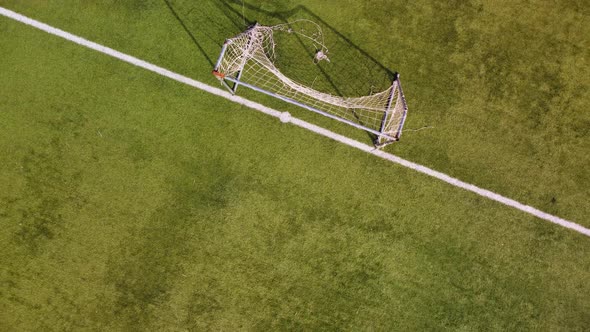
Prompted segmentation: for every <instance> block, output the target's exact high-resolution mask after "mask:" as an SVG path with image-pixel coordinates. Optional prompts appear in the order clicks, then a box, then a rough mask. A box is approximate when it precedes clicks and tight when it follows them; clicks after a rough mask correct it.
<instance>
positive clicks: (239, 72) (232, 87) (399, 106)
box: [213, 24, 408, 147]
mask: <svg viewBox="0 0 590 332" xmlns="http://www.w3.org/2000/svg"><path fill="white" fill-rule="evenodd" d="M318 29H319V27H318ZM275 32H286V33H293V32H294V31H293V30H292V28H291V27H290V25H289V24H282V25H277V26H262V25H258V24H255V25H253V26H251V27H250V28H249V29H248V30H246V31H245V32H243V33H241V34H239V35H237V36H235V37H233V38H230V39H227V40H226V41H225V43H224V44H223V47H222V49H221V54H220V55H219V58H218V60H217V63H216V64H215V68H214V69H213V74H214V75H215V76H216V77H217V78H218V79H219V80H220V82H221V83H222V84H223V85H224V86H225V87H226V88H227V89H228V90H229V91H230V92H231V93H232V94H235V93H236V91H237V88H238V87H239V86H244V87H247V88H250V89H252V90H255V91H258V92H261V93H263V94H266V95H269V96H272V97H275V98H278V99H280V100H283V101H285V102H288V103H291V104H294V105H297V106H299V107H302V108H305V109H307V110H310V111H312V112H315V113H318V114H321V115H323V116H326V117H329V118H332V119H334V120H337V121H340V122H343V123H346V124H348V125H351V126H353V127H356V128H358V129H362V130H364V131H367V132H369V133H371V134H373V135H374V137H375V140H374V142H373V143H374V144H375V146H376V147H382V146H384V145H387V144H389V143H393V142H395V141H398V140H399V138H400V136H401V134H402V128H403V125H404V122H405V119H406V115H407V113H408V108H407V105H406V100H405V98H404V94H403V91H402V87H401V83H400V80H399V75H398V74H397V73H396V74H395V75H394V79H393V82H392V84H391V86H390V87H389V88H388V89H386V90H385V91H382V92H379V93H374V94H371V95H369V96H362V97H342V96H337V95H333V94H329V93H324V92H320V91H316V90H314V89H312V88H311V87H308V86H305V85H303V84H300V83H298V82H296V81H294V80H293V79H291V78H288V77H287V76H285V75H284V74H283V73H282V72H281V71H280V70H279V69H278V68H277V67H276V66H275V62H274V60H275V46H276V44H275V40H274V38H273V34H274V33H275ZM295 33H297V32H295ZM317 35H321V29H320V30H319V33H318V34H316V35H314V36H313V37H309V36H306V35H303V36H304V37H306V38H308V39H310V40H312V41H313V42H314V44H317V45H319V46H321V49H320V50H318V51H317V53H316V57H315V60H316V61H321V60H328V59H327V55H326V54H327V48H325V46H324V45H323V41H321V42H320V41H318V40H317V39H316V38H317ZM279 47H280V46H279ZM328 61H329V60H328Z"/></svg>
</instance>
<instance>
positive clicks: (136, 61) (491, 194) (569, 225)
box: [0, 7, 590, 236]
mask: <svg viewBox="0 0 590 332" xmlns="http://www.w3.org/2000/svg"><path fill="white" fill-rule="evenodd" d="M0 15H3V16H6V17H8V18H11V19H13V20H16V21H19V22H21V23H24V24H27V25H30V26H32V27H35V28H37V29H39V30H43V31H45V32H47V33H50V34H52V35H55V36H58V37H61V38H64V39H67V40H69V41H72V42H74V43H76V44H79V45H82V46H84V47H87V48H90V49H93V50H95V51H98V52H100V53H103V54H106V55H109V56H112V57H114V58H117V59H119V60H122V61H125V62H127V63H130V64H132V65H135V66H138V67H141V68H144V69H147V70H149V71H152V72H154V73H157V74H159V75H162V76H166V77H168V78H171V79H173V80H175V81H178V82H181V83H184V84H187V85H190V86H192V87H195V88H197V89H200V90H203V91H206V92H209V93H211V94H214V95H217V96H220V97H223V98H225V99H229V100H231V101H233V102H235V103H238V104H240V105H244V106H247V107H249V108H252V109H255V110H257V111H260V112H262V113H265V114H268V115H271V116H274V117H276V118H280V116H281V114H283V113H282V112H280V111H277V110H274V109H272V108H269V107H266V106H264V105H261V104H259V103H256V102H253V101H250V100H248V99H245V98H242V97H239V96H234V95H232V94H230V93H229V92H226V91H224V90H221V89H218V88H215V87H212V86H210V85H207V84H205V83H201V82H199V81H195V80H193V79H191V78H188V77H186V76H183V75H180V74H177V73H174V72H171V71H169V70H167V69H164V68H162V67H159V66H156V65H154V64H151V63H149V62H145V61H143V60H140V59H138V58H135V57H132V56H130V55H127V54H124V53H121V52H119V51H116V50H113V49H112V48H108V47H106V46H103V45H100V44H97V43H94V42H91V41H89V40H86V39H84V38H82V37H78V36H76V35H73V34H71V33H68V32H65V31H63V30H60V29H57V28H54V27H52V26H49V25H47V24H44V23H41V22H39V21H36V20H33V19H30V18H28V17H26V16H23V15H21V14H18V13H15V12H13V11H11V10H8V9H6V8H3V7H0ZM290 122H291V123H292V124H294V125H296V126H298V127H302V128H305V129H307V130H310V131H312V132H314V133H317V134H320V135H322V136H325V137H328V138H331V139H333V140H336V141H338V142H340V143H344V144H346V145H349V146H352V147H354V148H357V149H359V150H362V151H364V152H367V153H370V154H372V155H375V156H377V157H380V158H383V159H386V160H389V161H391V162H393V163H396V164H399V165H402V166H404V167H407V168H411V169H413V170H415V171H418V172H420V173H423V174H426V175H429V176H432V177H434V178H437V179H439V180H441V181H444V182H446V183H449V184H451V185H453V186H456V187H459V188H463V189H465V190H468V191H471V192H474V193H476V194H478V195H480V196H483V197H485V198H489V199H491V200H494V201H496V202H499V203H502V204H504V205H507V206H511V207H513V208H515V209H518V210H521V211H523V212H526V213H528V214H531V215H533V216H535V217H538V218H541V219H544V220H547V221H549V222H552V223H554V224H557V225H560V226H563V227H565V228H569V229H571V230H574V231H576V232H578V233H581V234H584V235H586V236H590V229H588V228H585V227H583V226H581V225H579V224H576V223H574V222H571V221H568V220H565V219H562V218H559V217H557V216H554V215H551V214H549V213H545V212H543V211H541V210H538V209H536V208H534V207H531V206H528V205H525V204H522V203H519V202H517V201H515V200H513V199H510V198H507V197H504V196H502V195H499V194H496V193H494V192H491V191H489V190H486V189H482V188H479V187H477V186H474V185H472V184H469V183H466V182H463V181H461V180H458V179H455V178H453V177H450V176H448V175H446V174H444V173H441V172H438V171H435V170H433V169H430V168H428V167H425V166H422V165H419V164H416V163H413V162H411V161H407V160H405V159H402V158H400V157H397V156H395V155H392V154H390V153H387V152H383V151H380V150H375V149H374V148H373V147H372V146H369V145H366V144H364V143H361V142H359V141H355V140H353V139H350V138H348V137H345V136H342V135H339V134H336V133H334V132H331V131H329V130H327V129H324V128H321V127H318V126H316V125H313V124H311V123H308V122H305V121H303V120H300V119H297V118H290Z"/></svg>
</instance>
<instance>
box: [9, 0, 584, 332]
mask: <svg viewBox="0 0 590 332" xmlns="http://www.w3.org/2000/svg"><path fill="white" fill-rule="evenodd" d="M228 3H229V6H230V7H231V8H233V9H235V10H237V11H238V12H240V11H241V6H238V5H235V4H233V3H231V2H228ZM257 3H258V4H257V5H256V6H251V5H249V6H247V7H246V15H247V17H248V18H249V19H256V20H258V21H261V22H262V23H265V22H270V23H275V22H280V21H282V20H285V19H292V18H297V17H298V16H301V17H310V15H311V16H313V15H317V17H318V18H319V19H321V20H322V21H323V22H322V24H323V25H324V26H325V32H326V33H327V34H328V38H329V40H330V41H332V42H333V43H334V44H335V45H338V46H336V47H335V48H334V49H331V52H334V51H335V50H337V49H341V50H342V52H347V49H348V50H350V49H351V47H352V48H354V47H357V48H354V49H353V51H350V52H351V54H357V55H358V54H365V56H358V57H357V58H358V61H359V63H372V64H373V65H375V61H376V62H378V63H380V64H382V65H383V66H384V67H387V68H390V69H392V70H397V71H399V72H401V73H402V82H403V84H404V92H405V93H406V95H407V97H408V102H409V104H410V112H411V113H410V117H409V119H408V124H407V126H408V128H412V127H419V126H422V125H427V124H429V125H432V126H434V127H435V128H434V129H431V130H427V131H420V132H414V133H412V132H408V133H406V134H405V135H404V138H403V140H402V142H400V144H396V145H393V146H389V147H388V151H391V152H393V153H395V154H397V155H400V156H402V157H405V158H408V159H410V160H412V161H416V162H419V163H422V164H425V165H427V166H431V167H433V168H435V169H437V170H440V171H443V172H446V173H449V174H451V175H453V176H456V177H458V178H460V179H462V180H465V181H468V182H471V183H474V184H477V185H480V186H482V187H485V188H488V189H491V190H494V191H497V192H499V193H501V194H504V195H506V196H509V197H511V198H515V199H518V200H520V201H522V202H524V203H527V204H530V205H533V206H535V207H538V208H540V209H542V210H545V211H547V212H550V213H555V214H557V215H559V216H562V217H564V218H567V219H571V220H574V221H576V222H578V223H580V224H583V225H585V226H590V220H589V219H588V217H587V216H588V215H589V213H590V206H589V204H588V197H589V194H590V192H589V190H590V189H589V188H590V171H589V170H588V168H587V165H588V164H589V161H590V160H589V159H588V158H589V157H588V151H590V146H589V143H588V142H589V141H588V130H590V129H589V128H590V119H589V118H588V112H586V109H587V107H588V105H589V102H588V83H589V77H590V75H588V68H589V67H588V65H587V60H585V58H584V51H585V47H586V46H587V40H586V38H587V37H585V36H587V35H588V33H587V32H588V27H587V26H584V25H583V24H582V23H583V22H584V20H587V19H588V11H587V9H585V7H583V6H582V4H579V5H576V3H575V2H572V3H566V2H565V1H563V2H559V3H556V4H552V5H551V6H550V5H547V4H544V5H542V6H541V5H540V4H536V5H535V4H525V3H520V2H514V3H513V4H504V5H503V6H497V5H493V3H492V4H488V3H482V4H480V5H467V4H464V3H463V2H459V3H457V4H449V5H448V7H445V5H436V6H438V7H436V6H435V7H432V6H433V5H430V4H429V3H428V2H421V1H418V2H413V3H412V4H410V5H403V4H402V3H401V2H400V3H399V4H396V3H392V2H390V1H372V2H366V3H365V2H357V1H321V2H320V1H311V0H310V1H301V2H289V1H285V2H280V4H278V2H274V1H263V2H257ZM0 5H3V6H6V7H8V8H11V9H15V10H17V11H19V12H21V13H23V14H25V15H29V16H31V17H33V18H36V19H39V20H41V21H43V22H46V23H48V24H51V25H54V26H57V27H59V28H62V29H64V30H66V31H69V32H72V33H75V34H79V35H82V36H84V37H86V38H88V39H90V40H93V41H96V42H99V43H103V44H105V45H107V46H110V47H113V48H115V49H117V50H120V51H123V52H126V53H129V54H132V55H134V56H138V57H140V58H142V59H145V60H147V61H150V62H154V63H156V64H158V65H161V66H164V67H166V68H169V69H171V70H174V71H177V72H180V73H183V74H186V75H188V76H191V77H195V78H197V79H199V80H202V81H205V82H208V83H211V84H215V81H214V79H213V78H212V77H211V75H210V69H211V66H210V63H209V61H210V60H211V59H214V58H215V57H216V56H217V54H218V52H219V43H221V42H222V41H223V39H224V38H226V37H228V36H231V35H233V34H235V33H237V32H238V31H239V30H240V26H239V25H240V24H241V21H240V20H241V17H239V16H238V15H237V14H236V13H234V12H232V11H230V10H229V9H228V8H227V7H225V6H224V5H223V2H214V1H203V2H202V3H199V4H198V5H197V3H196V2H191V1H171V2H170V5H171V6H170V7H172V8H173V10H174V11H175V12H176V15H177V16H178V17H180V18H181V20H183V24H185V27H186V30H185V28H183V26H182V25H181V24H180V22H179V21H178V19H177V18H176V17H175V16H174V15H173V14H172V12H171V10H170V7H169V6H167V5H166V3H165V2H160V1H153V2H142V1H126V2H122V3H119V2H112V1H111V2H104V3H102V4H97V3H94V4H89V3H83V2H77V1H70V2H68V4H67V5H64V3H63V2H58V1H49V2H48V1H38V2H37V1H33V2H26V3H21V2H17V1H0ZM298 5H300V6H299V7H298ZM292 9H293V10H292ZM289 10H292V11H291V12H287V11H289ZM281 11H282V12H284V13H283V14H281V15H276V13H277V12H281ZM517 12H518V13H523V14H521V15H518V20H516V15H515V13H517ZM273 13H274V14H273ZM351 18H352V19H351ZM234 23H237V25H236V24H234ZM187 30H188V31H189V32H190V33H191V34H192V37H191V36H190V35H189V34H188V33H187ZM0 31H2V33H0V45H1V47H0V58H1V59H2V61H0V73H1V76H0V82H2V89H0V170H1V171H0V188H3V190H1V191H0V221H1V223H2V225H3V227H2V230H1V231H0V239H1V241H2V243H3V244H4V246H3V247H4V251H3V255H2V258H1V259H0V267H1V270H0V271H1V272H0V281H1V282H2V283H1V286H0V327H1V328H2V329H3V330H80V329H85V330H187V329H188V330H235V329H250V330H268V329H306V330H338V329H350V330H359V329H374V330H423V329H436V330H439V329H451V330H483V329H493V330H585V329H587V328H588V326H590V316H589V315H588V312H590V299H588V297H587V294H590V285H589V284H588V282H587V280H588V278H589V277H590V260H589V259H588V257H590V256H589V255H590V242H589V241H588V239H587V237H584V236H582V235H579V234H577V233H574V232H572V231H569V230H565V229H563V228H560V227H558V226H556V225H553V224H550V223H547V222H545V221H541V220H538V219H535V218H533V217H530V216H528V215H525V214H523V213H520V212H518V211H516V210H513V209H510V208H507V207H504V206H501V205H499V204H497V203H494V202H491V201H489V200H486V199H483V198H481V197H477V196H475V195H472V194H470V193H467V192H465V191H462V190H459V189H456V188H453V187H450V186H448V185H446V184H443V183H440V182H438V181H435V180H433V179H431V178H428V177H426V176H423V175H420V174H418V173H416V172H413V171H411V170H408V169H405V168H402V167H398V166H396V165H393V164H391V163H387V162H385V161H381V160H378V159H376V158H374V157H371V156H369V155H366V154H364V153H361V152H359V151H355V150H353V149H350V148H348V147H345V146H342V145H339V144H337V143H335V142H331V141H329V140H327V139H324V138H322V137H319V136H316V135H314V134H311V133H309V132H307V131H304V130H301V129H298V128H296V127H294V126H289V125H281V124H280V122H278V121H277V120H276V119H272V118H270V117H268V116H265V115H262V114H259V113H257V112H254V111H251V110H249V109H246V108H243V107H240V106H238V105H235V104H232V103H230V102H228V101H226V100H222V99H219V98H216V97H213V96H210V95H207V94H205V93H203V92H200V91H197V90H195V89H192V88H189V87H187V86H183V85H181V84H179V83H177V82H174V81H171V80H169V79H165V78H163V77H159V76H157V75H155V74H153V73H150V72H146V71H145V70H141V69H139V68H135V67H132V66H130V65H128V64H125V63H122V62H120V61H118V60H115V59H112V58H109V57H107V56H104V55H101V54H98V53H96V52H94V51H91V50H87V49H84V48H82V47H80V46H77V45H75V44H72V43H70V42H67V41H64V40H61V39H59V38H57V37H52V36H49V35H47V34H46V33H43V32H40V31H36V30H34V29H32V28H29V27H26V26H24V25H22V24H20V23H17V22H13V21H11V20H8V19H5V18H0ZM339 36H341V37H339ZM342 36H344V37H346V38H347V40H348V41H347V40H343V39H342ZM346 45H348V47H346ZM359 50H362V51H363V52H364V53H363V52H361V51H359ZM203 52H204V53H203ZM355 52H356V53H355ZM359 52H360V53H359ZM369 55H370V56H371V57H373V58H374V59H375V61H372V60H370V59H369V58H368V56H369ZM207 57H209V59H207ZM334 57H336V55H335V56H334ZM350 61H352V62H353V63H354V61H355V59H354V57H353V59H351V60H350ZM375 71H376V72H378V73H380V74H382V69H380V68H376V69H375ZM351 75H352V76H351V77H350V78H349V80H348V81H343V82H342V84H344V85H346V86H351V87H354V84H355V76H357V74H356V73H355V74H354V75H353V74H351ZM243 93H244V95H246V96H248V97H251V98H253V99H257V100H261V101H263V102H264V103H265V104H268V105H270V106H273V107H276V108H281V109H289V111H290V112H292V113H294V114H297V116H300V117H304V118H306V119H310V120H314V121H315V122H320V123H322V124H325V125H326V126H328V127H330V128H333V129H334V130H338V131H341V132H344V133H347V134H350V135H351V136H353V137H355V138H358V139H361V140H363V139H364V140H365V141H366V140H367V138H366V136H365V135H364V134H362V133H358V132H356V131H354V130H349V129H348V128H344V127H340V126H337V125H334V124H332V123H331V122H330V121H324V120H323V119H317V118H315V117H313V116H311V115H309V114H307V113H306V112H300V111H298V110H296V109H291V108H287V107H286V106H285V105H283V104H281V103H278V102H277V101H274V100H271V99H267V98H262V97H260V96H257V95H256V94H253V93H249V92H247V91H245V90H243Z"/></svg>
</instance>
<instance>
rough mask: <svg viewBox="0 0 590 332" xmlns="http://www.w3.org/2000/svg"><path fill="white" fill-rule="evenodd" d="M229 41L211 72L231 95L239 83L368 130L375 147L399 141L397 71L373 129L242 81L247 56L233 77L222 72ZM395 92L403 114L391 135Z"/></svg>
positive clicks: (226, 41)
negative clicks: (400, 111) (380, 115)
mask: <svg viewBox="0 0 590 332" xmlns="http://www.w3.org/2000/svg"><path fill="white" fill-rule="evenodd" d="M256 26H258V23H256V24H255V25H254V26H252V27H250V29H253V28H255V27H256ZM250 29H248V30H250ZM246 32H247V31H246ZM250 38H251V37H250ZM230 43H231V39H226V40H225V42H224V43H223V46H222V48H221V52H220V54H219V57H218V59H217V62H216V63H215V67H214V68H213V71H212V73H213V75H214V76H215V77H216V78H217V79H218V80H219V81H220V82H221V84H222V85H223V86H224V87H225V88H226V89H227V90H228V91H229V92H230V93H231V94H232V95H235V94H236V91H237V88H238V86H240V85H241V86H244V87H246V88H249V89H251V90H254V91H257V92H260V93H262V94H265V95H268V96H271V97H274V98H276V99H279V100H282V101H284V102H287V103H290V104H292V105H295V106H298V107H301V108H304V109H307V110H309V111H311V112H314V113H317V114H320V115H322V116H325V117H328V118H330V119H333V120H336V121H339V122H342V123H345V124H347V125H350V126H352V127H355V128H357V129H360V130H363V131H366V132H369V133H371V134H373V135H375V139H374V140H373V144H374V145H375V147H376V148H381V147H383V146H385V145H388V144H391V143H394V142H397V141H399V139H400V137H401V134H402V128H403V125H404V123H405V120H406V116H407V113H408V107H407V104H406V100H405V97H404V94H403V90H402V86H401V82H400V79H399V76H400V75H399V73H397V72H396V73H394V75H393V76H394V78H393V81H392V85H391V86H390V94H389V97H388V100H387V106H386V108H385V110H384V111H383V118H382V120H381V126H380V129H379V130H375V129H373V128H369V127H367V126H364V125H362V124H360V123H356V122H354V121H351V120H348V119H344V118H342V117H339V116H337V115H334V114H330V113H328V112H325V111H322V110H320V109H318V108H316V107H313V106H310V105H307V104H304V103H302V102H299V101H297V100H294V99H292V98H289V97H286V96H282V95H280V94H277V93H274V92H272V91H268V90H266V89H263V88H260V87H258V86H255V85H253V84H250V83H248V82H244V81H242V80H241V78H242V73H243V69H244V67H245V65H246V62H247V61H248V59H247V58H245V59H244V61H243V62H242V64H241V65H240V67H241V69H240V70H239V71H237V72H236V74H235V75H234V76H233V77H232V76H228V75H225V74H224V73H222V72H220V71H219V68H220V66H221V63H222V61H223V58H224V56H225V53H226V50H227V47H228V45H229V44H230ZM250 45H251V39H250V40H249V41H248V46H247V47H250ZM230 83H231V85H230ZM396 92H397V93H398V102H401V103H402V108H403V114H402V115H401V121H400V123H399V125H398V128H397V130H396V131H395V133H394V134H393V135H391V134H389V133H386V132H385V128H386V126H387V123H388V121H389V120H390V119H391V117H392V116H393V109H392V103H393V99H394V95H395V93H396Z"/></svg>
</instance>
